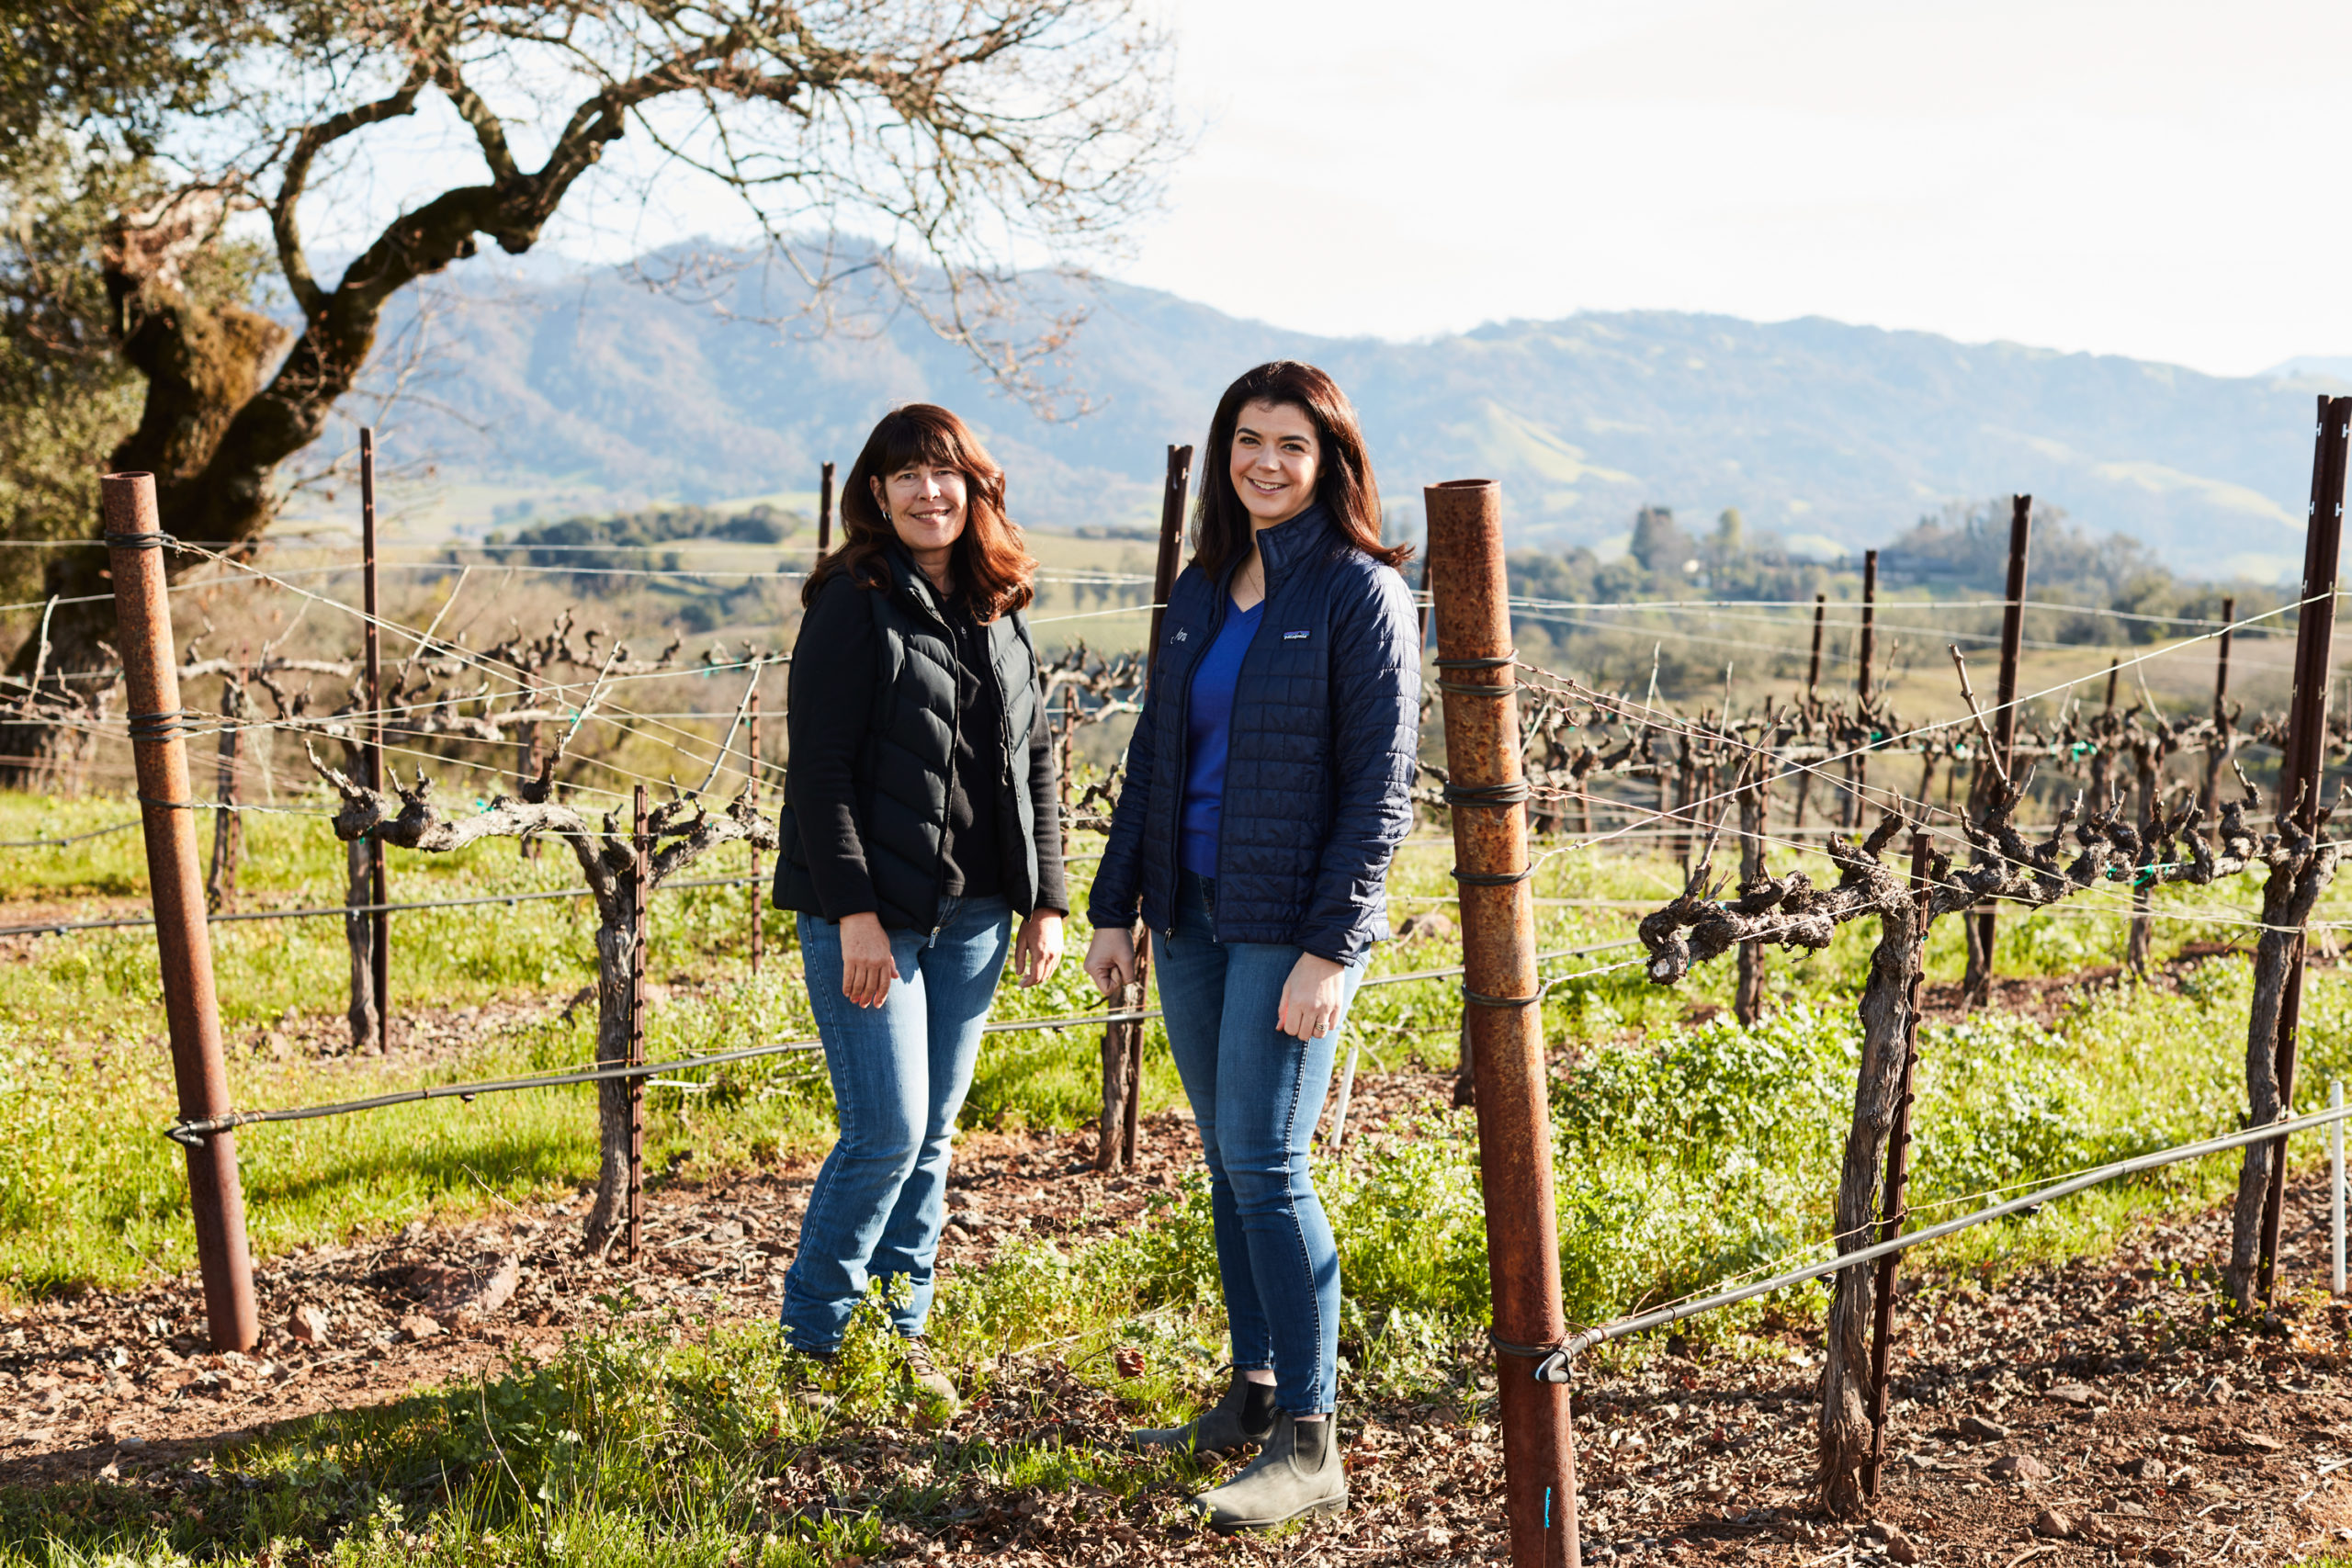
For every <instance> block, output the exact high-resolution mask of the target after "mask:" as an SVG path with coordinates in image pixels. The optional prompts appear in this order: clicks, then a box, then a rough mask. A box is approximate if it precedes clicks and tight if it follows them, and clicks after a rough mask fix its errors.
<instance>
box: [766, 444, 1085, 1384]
mask: <svg viewBox="0 0 2352 1568" xmlns="http://www.w3.org/2000/svg"><path fill="white" fill-rule="evenodd" d="M842 529H843V543H842V547H841V548H840V549H838V550H836V551H834V552H833V553H832V554H831V555H830V556H827V557H826V558H824V559H823V560H822V561H820V562H819V563H818V566H817V570H815V571H814V572H812V573H811V574H810V576H809V583H808V586H807V587H806V588H805V589H804V590H803V591H802V593H801V603H802V604H803V605H804V606H805V614H804V615H803V616H802V619H801V623H800V637H799V640H798V641H797V642H796V643H795V644H794V645H793V653H792V677H791V708H790V711H789V714H788V716H787V721H786V728H787V731H788V733H789V736H790V744H791V750H790V754H789V758H788V760H787V762H786V770H785V803H786V804H785V808H784V819H783V830H782V840H783V847H782V852H781V853H780V854H779V855H778V856H777V857H776V877H775V903H776V907H777V908H781V909H790V910H794V911H796V912H797V914H798V917H799V919H798V930H799V937H800V951H801V959H802V967H803V970H804V973H805V975H806V976H807V980H808V985H809V1006H810V1007H811V1009H812V1010H814V1011H815V1013H816V1015H817V1032H818V1033H819V1034H820V1036H822V1037H823V1040H824V1043H825V1065H826V1066H827V1068H828V1070H829V1071H830V1072H831V1076H832V1081H833V1102H834V1107H835V1111H836V1113H837V1115H838V1116H839V1119H840V1122H841V1139H840V1141H839V1142H838V1143H836V1144H835V1145H833V1151H832V1153H831V1155H829V1156H826V1159H825V1164H824V1168H823V1169H821V1170H820V1171H819V1172H818V1175H817V1182H816V1186H815V1188H814V1189H813V1190H811V1191H810V1193H809V1211H808V1213H807V1215H806V1217H804V1218H803V1219H802V1221H801V1224H800V1245H799V1248H798V1251H797V1254H796V1256H795V1257H794V1258H793V1263H792V1269H791V1272H790V1273H789V1274H787V1275H786V1280H785V1298H784V1311H783V1319H784V1328H785V1334H786V1338H788V1339H789V1340H790V1341H791V1343H792V1344H793V1346H794V1347H795V1348H798V1349H800V1350H803V1351H806V1352H808V1353H809V1354H810V1355H813V1356H818V1357H820V1358H821V1357H829V1356H831V1354H832V1353H833V1351H834V1350H835V1348H838V1347H839V1345H840V1344H841V1338H842V1329H843V1328H844V1327H845V1326H846V1325H847V1324H848V1322H849V1317H850V1314H851V1312H852V1311H853V1310H854V1308H855V1307H856V1305H857V1303H858V1301H859V1300H860V1299H861V1298H862V1297H863V1296H864V1295H865V1289H866V1285H867V1282H868V1280H872V1279H877V1278H878V1279H884V1280H892V1281H894V1282H895V1281H899V1280H903V1281H904V1284H905V1289H904V1292H903V1293H902V1294H899V1295H898V1296H897V1299H896V1300H895V1301H894V1303H893V1305H892V1307H891V1316H892V1321H893V1323H894V1325H895V1326H896V1327H897V1328H898V1330H899V1334H900V1335H901V1336H903V1337H905V1339H906V1341H907V1364H908V1370H909V1375H910V1378H911V1379H912V1380H913V1381H914V1382H917V1383H918V1384H920V1385H922V1387H923V1388H924V1389H926V1390H927V1391H928V1392H929V1393H931V1394H932V1395H933V1396H934V1397H935V1398H936V1399H938V1400H939V1401H940V1402H942V1403H944V1404H948V1405H951V1406H952V1405H953V1404H955V1402H956V1388H955V1384H954V1383H953V1382H950V1381H949V1380H948V1379H947V1378H946V1377H945V1376H944V1375H943V1374H941V1373H940V1372H938V1371H936V1370H935V1369H933V1366H932V1365H931V1362H930V1359H929V1358H928V1357H927V1356H926V1355H925V1354H924V1352H923V1349H922V1340H921V1336H922V1326H923V1320H924V1317H925V1316H926V1314H928V1313H929V1312H930V1309H931V1296H932V1260H933V1256H934V1255H935V1254H936V1252H937V1251H938V1247H939V1229H940V1225H941V1223H942V1221H943V1220H944V1218H945V1213H946V1191H947V1160H948V1148H949V1144H950V1140H951V1139H952V1138H953V1136H954V1134H955V1131H956V1112H957V1111H960V1110H961V1109H962V1107H963V1103H964V1094H965V1091H966V1090H967V1089H969V1088H970V1087H971V1081H972V1068H973V1066H974V1064H975V1062H976V1061H977V1060H978V1055H979V1044H980V1026H981V1024H982V1023H984V1022H985V1021H987V1019H988V1013H989V1002H990V1000H991V999H992V998H994V996H995V994H996V985H997V978H998V976H1000V975H1001V973H1002V972H1003V969H1004V964H1005V959H1006V955H1007V953H1008V951H1010V952H1012V953H1013V954H1014V962H1015V965H1016V968H1017V970H1018V973H1019V975H1020V976H1021V983H1022V984H1023V985H1024V986H1034V985H1036V984H1038V983H1039V982H1040V981H1042V980H1044V979H1045V978H1046V976H1048V975H1050V974H1051V973H1052V972H1053V969H1054V965H1055V964H1056V963H1057V961H1058V960H1059V959H1060V957H1061V952H1062V917H1063V915H1064V914H1065V913H1066V912H1067V911H1068V909H1069V898H1068V897H1067V896H1066V895H1065V894H1064V892H1063V890H1062V863H1061V829H1060V825H1059V823H1058V821H1057V809H1056V808H1057V793H1056V784H1055V777H1054V754H1053V748H1052V746H1051V744H1050V741H1049V738H1048V735H1047V732H1046V721H1045V705H1044V702H1043V699H1042V695H1041V694H1040V692H1039V690H1038V684H1039V682H1038V672H1037V656H1036V650H1035V647H1034V646H1033V645H1032V644H1031V642H1030V639H1029V628H1028V626H1027V624H1026V623H1025V622H1024V621H1023V617H1022V614H1021V612H1022V609H1023V606H1025V605H1026V604H1028V603H1029V598H1030V579H1031V577H1032V575H1033V574H1034V573H1035V570H1036V562H1035V561H1034V560H1032V559H1031V558H1029V555H1028V553H1027V552H1026V551H1025V550H1024V549H1023V547H1022V543H1021V531H1020V530H1019V529H1018V528H1015V527H1014V526H1013V525H1012V523H1011V522H1009V521H1008V520H1007V519H1006V517H1005V515H1004V474H1003V471H1002V470H1001V469H1000V468H998V467H997V466H996V464H995V462H994V461H993V460H992V459H990V458H989V455H988V453H987V452H986V451H985V450H984V449H983V448H982V447H981V446H980V444H979V441H978V437H976V436H975V435H973V434H972V433H971V431H970V430H969V429H968V428H967V427H966V425H965V424H964V422H963V421H962V420H959V419H957V418H956V416H955V415H954V414H952V413H950V412H947V411H946V410H945V409H942V408H934V407H933V406H931V405H929V404H925V403H913V404H910V405H908V406H907V407H905V408H902V409H899V410H898V411H897V412H893V413H891V414H889V415H888V416H887V417H885V418H884V419H883V421H882V423H880V424H877V425H876V426H875V428H874V434H872V435H871V436H870V437H868V438H867V440H866V443H865V451H863V452H862V453H860V454H859V455H858V459H857V462H856V464H855V465H854V467H853V468H851V469H850V471H849V478H848V480H847V482H846V483H845V484H844V485H843V486H842ZM1015 915H1018V916H1020V917H1021V932H1020V936H1019V939H1018V940H1017V942H1016V941H1015V940H1014V938H1013V937H1012V931H1011V925H1012V917H1014V916H1015Z"/></svg>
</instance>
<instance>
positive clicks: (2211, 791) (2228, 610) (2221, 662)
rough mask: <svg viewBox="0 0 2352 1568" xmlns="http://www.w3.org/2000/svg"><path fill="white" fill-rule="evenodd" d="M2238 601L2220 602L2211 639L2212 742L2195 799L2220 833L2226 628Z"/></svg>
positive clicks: (2226, 751)
mask: <svg viewBox="0 0 2352 1568" xmlns="http://www.w3.org/2000/svg"><path fill="white" fill-rule="evenodd" d="M2237 619H2238V602H2237V600H2235V599H2234V598H2224V599H2223V600H2222V635H2221V636H2220V637H2215V638H2214V639H2213V641H2214V644H2215V653H2214V656H2213V742H2212V744H2211V745H2210V746H2208V747H2207V748H2206V749H2205V793H2204V794H2203V795H2200V796H2199V803H2200V804H2201V805H2203V807H2205V816H2206V819H2207V820H2208V821H2211V822H2213V823H2214V824H2215V826H2214V829H2213V831H2214V833H2215V834H2216V835H2218V834H2219V833H2220V831H2221V828H2220V818H2221V812H2222V763H2224V762H2226V761H2229V758H2230V752H2231V750H2232V749H2233V737H2232V735H2231V734H2230V710H2229V695H2230V628H2231V627H2232V626H2235V625H2236V624H2237Z"/></svg>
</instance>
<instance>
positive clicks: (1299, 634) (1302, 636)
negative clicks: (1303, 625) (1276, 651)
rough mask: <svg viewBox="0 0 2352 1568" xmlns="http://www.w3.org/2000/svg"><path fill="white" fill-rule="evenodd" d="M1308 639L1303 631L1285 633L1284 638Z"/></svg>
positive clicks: (1287, 639)
mask: <svg viewBox="0 0 2352 1568" xmlns="http://www.w3.org/2000/svg"><path fill="white" fill-rule="evenodd" d="M1305 640H1306V633H1305V632H1303V631H1295V632H1284V633H1283V641H1284V642H1304V641H1305Z"/></svg>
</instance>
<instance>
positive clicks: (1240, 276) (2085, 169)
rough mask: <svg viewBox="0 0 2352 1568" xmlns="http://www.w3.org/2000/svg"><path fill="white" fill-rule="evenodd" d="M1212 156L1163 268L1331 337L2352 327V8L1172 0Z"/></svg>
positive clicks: (2053, 0)
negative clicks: (1753, 326)
mask: <svg viewBox="0 0 2352 1568" xmlns="http://www.w3.org/2000/svg"><path fill="white" fill-rule="evenodd" d="M1166 6H1167V10H1166V13H1165V14H1166V15H1167V16H1168V17H1169V19H1170V21H1171V22H1172V23H1173V24H1174V25H1175V26H1176V28H1178V29H1179V31H1180V34H1181V36H1182V66H1181V72H1182V95H1183V97H1184V99H1185V101H1186V103H1187V104H1188V106H1190V107H1191V108H1192V109H1193V112H1194V113H1195V114H1196V115H1197V116H1199V117H1200V123H1201V124H1202V127H1203V133H1202V140H1201V142H1200V146H1199V150H1198V152H1197V153H1196V154H1195V155H1194V156H1193V158H1192V159H1191V160H1190V161H1189V162H1188V163H1187V164H1185V165H1184V166H1183V167H1182V170H1181V171H1180V172H1179V174H1178V175H1177V177H1176V180H1175V184H1174V187H1173V190H1172V201H1171V207H1170V211H1169V213H1168V214H1167V215H1166V216H1165V217H1164V218H1162V219H1161V220H1158V221H1157V222H1155V223H1154V224H1153V225H1152V226H1151V227H1150V228H1149V229H1148V230H1147V231H1145V233H1144V236H1143V243H1142V248H1141V252H1140V254H1139V255H1138V257H1137V259H1136V264H1135V265H1133V266H1132V267H1131V268H1129V269H1127V270H1126V274H1125V275H1126V276H1129V277H1130V278H1131V279H1132V280H1134V281H1136V282H1138V283H1146V284H1150V285H1153V286H1156V287H1159V288H1169V289H1172V290H1174V291H1176V292H1178V293H1181V294H1184V295H1187V296H1190V297H1192V298H1194V299H1203V300H1205V301H1207V302H1208V303H1210V304H1213V305H1216V306H1218V307H1219V308H1221V309H1224V310H1229V311H1232V312H1235V313H1238V314H1242V315H1248V316H1254V317H1261V318H1264V319H1267V320H1271V321H1276V322H1280V323H1282V324H1283V325H1287V326H1293V327H1298V328H1303V329H1307V330H1311V331H1317V332H1327V333H1377V334H1381V335H1384V336H1393V337H1409V336H1415V335H1419V334H1424V333H1438V332H1445V331H1452V330H1456V329H1460V328H1464V327H1469V326H1475V325H1476V324H1477V323H1479V322H1480V321H1493V320H1498V319H1508V318H1511V317H1553V316H1562V315H1566V314H1569V313H1571V312H1573V311H1576V310H1620V309H1629V308H1657V309H1668V310H1719V311H1724V312H1727V313H1730V314H1733V315H1739V316H1747V317H1751V318H1757V319H1761V320H1781V319H1785V318H1788V317H1792V316H1799V315H1808V314H1819V315H1826V316H1833V317H1837V318H1838V319H1840V320H1844V321H1863V322H1870V323H1873V324H1877V325H1883V326H1889V327H1918V328H1925V329H1928V330H1930V331H1934V332H1939V333H1948V334H1950V335H1951V336H1954V337H1958V338H1962V339H1967V340H1971V341H1982V340H1986V339H1994V338H2007V339H2013V340H2016V341H2019V342H2024V343H2030V344H2046V345H2049V346H2052V347H2058V348H2067V349H2090V350H2095V351H2099V352H2111V353H2120V354H2128V355H2137V356H2142V357H2146V358H2152V359H2164V360H2171V361H2176V362H2178V363H2182V364H2187V365H2190V366H2194V367H2198V368H2200V369H2205V370H2211V371H2216V372H2220V373H2223V374H2245V373H2249V372H2253V371H2256V370H2260V369H2264V368H2267V367H2269V366H2271V365H2273V364H2276V363H2277V362H2278V361H2280V360H2282V359H2286V358H2288V357H2290V356H2292V355H2314V354H2316V355H2352V276H2347V265H2352V245H2347V244H2346V240H2347V239H2352V183H2348V181H2347V176H2352V93H2347V91H2346V76H2347V71H2346V67H2347V66H2352V7H2347V6H2322V5H2316V4H2301V3H2298V4H2273V5H2263V4H2245V3H2243V0H2240V3H2237V4H2220V3H2216V0H2205V3H2202V4H2196V5H2185V4H2174V3H2169V0H2133V3H2131V4H2129V5H2126V4H2120V3H2115V0H1960V3H1959V4H1951V3H1946V4H1941V5H1926V4H1915V3H1910V0H1640V3H1623V0H1569V3H1566V4H1561V3H1558V0H1549V3H1546V0H1531V3H1518V0H1452V3H1450V4H1432V3H1430V0H1413V3H1412V4H1404V3H1401V0H1345V3H1340V0H1271V3H1270V0H1166Z"/></svg>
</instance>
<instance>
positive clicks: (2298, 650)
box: [2255, 397, 2352, 1300]
mask: <svg viewBox="0 0 2352 1568" xmlns="http://www.w3.org/2000/svg"><path fill="white" fill-rule="evenodd" d="M2347 445H2352V398H2326V397H2323V398H2321V399H2320V400H2319V429H2318V431H2317V434H2316V439H2315V450H2314V452H2313V454H2312V500H2311V525H2310V531H2309V533H2308V535H2307V536H2306V538H2305V542H2304V547H2303V577H2302V592H2301V607H2300V608H2299V609H2298V610H2297V611H2296V619H2295V690H2294V696H2293V699H2292V705H2291V707H2290V711H2289V717H2288V726H2287V755H2286V756H2285V758H2284V759H2282V761H2281V765H2280V767H2279V771H2278V790H2279V809H2280V811H2281V812H2282V813H2291V814H2292V820H2293V822H2294V824H2295V825H2296V826H2297V827H2299V828H2301V829H2303V830H2305V831H2307V832H2308V831H2312V830H2314V829H2316V826H2317V824H2318V821H2319V809H2320V790H2321V784H2322V779H2323V775H2324V773H2325V771H2326V767H2327V689H2328V687H2329V685H2330V684H2332V679H2331V677H2332V666H2333V662H2334V655H2335V582H2336V575H2337V566H2338V562H2339V558H2340V557H2341V554H2342V549H2343V543H2344V483H2345V470H2346V454H2347ZM2303 959H2304V938H2303V936H2302V934H2301V932H2297V933H2296V936H2295V939H2294V946H2293V950H2292V952H2291V953H2290V956H2289V958H2288V961H2287V965H2288V966H2287V983H2286V988H2285V991H2284V993H2283V994H2282V995H2281V996H2280V998H2279V1006H2278V1044H2277V1046H2276V1049H2275V1055H2274V1058H2273V1059H2274V1062H2275V1070H2276V1072H2277V1074H2278V1104H2279V1107H2280V1109H2281V1110H2282V1111H2291V1109H2292V1107H2293V1105H2294V1103H2295V1055H2296V1046H2297V1043H2298V1040H2297V1036H2298V1034H2299V1033H2300V1029H2301V1021H2302V1003H2303ZM2268 1158H2269V1167H2270V1169H2269V1180H2270V1185H2269V1190H2268V1192H2267V1194H2266V1196H2265V1197H2264V1199H2263V1204H2262V1236H2261V1249H2260V1254H2259V1261H2258V1263H2257V1266H2256V1278H2255V1293H2256V1295H2258V1296H2260V1297H2262V1298H2263V1299H2265V1300H2268V1299H2269V1297H2270V1295H2271V1292H2272V1287H2273V1286H2274V1285H2275V1284H2276V1283H2277V1280H2278V1221H2279V1213H2280V1210H2281V1208H2282V1206H2283V1205H2284V1202H2285V1200H2286V1189H2287V1140H2286V1139H2284V1138H2281V1139H2279V1140H2278V1142H2277V1143H2276V1144H2273V1145H2269V1155H2268Z"/></svg>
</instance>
